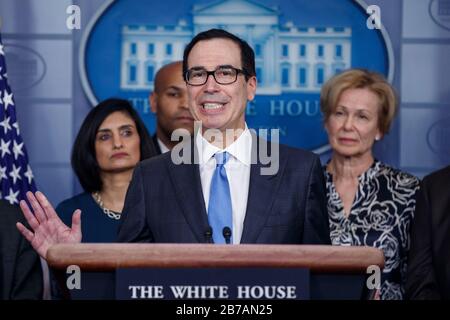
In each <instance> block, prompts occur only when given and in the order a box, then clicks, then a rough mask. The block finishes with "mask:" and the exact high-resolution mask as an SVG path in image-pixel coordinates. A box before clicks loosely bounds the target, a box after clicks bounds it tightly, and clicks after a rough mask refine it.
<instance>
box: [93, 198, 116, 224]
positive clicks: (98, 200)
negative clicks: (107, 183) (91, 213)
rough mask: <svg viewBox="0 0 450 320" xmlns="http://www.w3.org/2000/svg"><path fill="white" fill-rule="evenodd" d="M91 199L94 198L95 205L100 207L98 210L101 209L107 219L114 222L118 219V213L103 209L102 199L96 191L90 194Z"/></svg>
mask: <svg viewBox="0 0 450 320" xmlns="http://www.w3.org/2000/svg"><path fill="white" fill-rule="evenodd" d="M92 197H93V198H94V200H95V202H97V204H98V205H99V206H100V208H102V210H103V213H104V214H106V215H107V216H108V217H109V218H111V219H115V220H119V219H120V215H121V213H120V212H115V211H112V210H109V209H108V208H105V206H104V205H103V200H102V197H101V196H100V192H98V191H95V192H92Z"/></svg>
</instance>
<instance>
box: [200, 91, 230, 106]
mask: <svg viewBox="0 0 450 320" xmlns="http://www.w3.org/2000/svg"><path fill="white" fill-rule="evenodd" d="M229 101H230V99H229V98H228V97H226V96H223V95H221V94H217V93H205V94H203V95H201V96H200V99H199V102H200V104H203V103H205V102H218V103H228V102H229Z"/></svg>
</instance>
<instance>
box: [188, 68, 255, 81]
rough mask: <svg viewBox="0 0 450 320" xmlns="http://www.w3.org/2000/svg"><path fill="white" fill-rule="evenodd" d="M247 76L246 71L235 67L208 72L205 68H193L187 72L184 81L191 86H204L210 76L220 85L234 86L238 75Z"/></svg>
mask: <svg viewBox="0 0 450 320" xmlns="http://www.w3.org/2000/svg"><path fill="white" fill-rule="evenodd" d="M240 73H242V74H243V75H246V74H247V73H246V72H245V71H244V70H241V69H238V68H234V67H231V66H230V67H229V66H226V67H218V68H217V69H216V70H214V71H207V70H205V69H203V68H192V69H189V70H188V71H186V73H185V75H184V79H185V80H186V82H187V83H188V84H190V85H191V86H202V85H204V84H205V83H206V82H207V81H208V77H209V76H213V77H214V80H216V82H217V83H218V84H232V83H234V82H236V80H237V77H238V75H239V74H240Z"/></svg>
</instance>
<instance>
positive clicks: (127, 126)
mask: <svg viewBox="0 0 450 320" xmlns="http://www.w3.org/2000/svg"><path fill="white" fill-rule="evenodd" d="M130 128H134V125H132V124H124V125H123V126H120V127H119V130H123V129H130ZM103 132H111V129H109V128H105V129H99V130H98V131H97V133H103Z"/></svg>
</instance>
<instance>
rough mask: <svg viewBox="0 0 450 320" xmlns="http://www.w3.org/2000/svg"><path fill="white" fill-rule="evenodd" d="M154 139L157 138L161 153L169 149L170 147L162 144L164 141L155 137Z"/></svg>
mask: <svg viewBox="0 0 450 320" xmlns="http://www.w3.org/2000/svg"><path fill="white" fill-rule="evenodd" d="M156 140H158V145H159V149H160V150H161V153H166V152H169V151H170V149H169V148H167V146H166V145H165V144H164V142H162V141H161V140H160V139H159V138H156Z"/></svg>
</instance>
